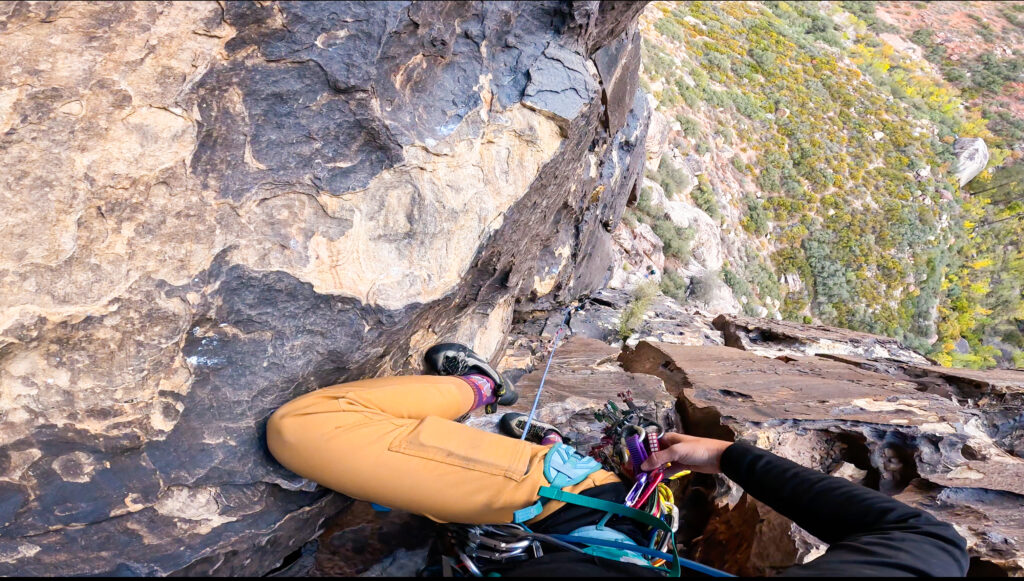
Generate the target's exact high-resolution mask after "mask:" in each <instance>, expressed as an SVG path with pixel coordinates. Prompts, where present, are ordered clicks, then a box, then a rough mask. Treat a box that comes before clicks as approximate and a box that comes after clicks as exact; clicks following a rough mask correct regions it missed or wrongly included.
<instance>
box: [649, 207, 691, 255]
mask: <svg viewBox="0 0 1024 581" xmlns="http://www.w3.org/2000/svg"><path fill="white" fill-rule="evenodd" d="M651 230H654V233H655V234H657V235H658V238H661V243H662V244H663V245H664V247H663V248H662V252H664V253H665V257H666V258H675V259H676V260H678V261H680V262H686V261H687V260H688V259H689V258H690V244H691V243H692V242H693V235H694V233H693V230H692V229H690V228H680V227H679V226H676V224H675V223H674V222H672V220H669V219H668V218H665V217H664V216H661V217H657V218H654V220H653V221H652V223H651Z"/></svg>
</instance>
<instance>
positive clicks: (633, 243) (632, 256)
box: [607, 222, 665, 290]
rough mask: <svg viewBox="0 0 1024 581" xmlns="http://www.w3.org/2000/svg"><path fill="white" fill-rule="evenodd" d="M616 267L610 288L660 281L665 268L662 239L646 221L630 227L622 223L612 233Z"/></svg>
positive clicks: (609, 282) (629, 286) (622, 287)
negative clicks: (647, 281) (646, 281)
mask: <svg viewBox="0 0 1024 581" xmlns="http://www.w3.org/2000/svg"><path fill="white" fill-rule="evenodd" d="M612 238H613V240H615V269H614V271H613V272H612V276H611V279H610V280H609V281H608V284H607V287H608V288H610V289H624V290H629V289H632V288H633V287H635V286H636V285H638V284H640V283H642V282H643V281H645V280H653V281H660V280H661V275H662V272H664V270H665V254H664V253H663V252H662V242H661V239H660V238H658V236H657V235H656V234H655V233H654V231H653V230H651V227H650V226H649V225H647V224H638V225H637V227H636V228H633V229H630V228H629V227H628V226H627V225H626V224H625V223H624V222H620V223H619V225H618V226H617V227H616V228H615V232H614V233H612Z"/></svg>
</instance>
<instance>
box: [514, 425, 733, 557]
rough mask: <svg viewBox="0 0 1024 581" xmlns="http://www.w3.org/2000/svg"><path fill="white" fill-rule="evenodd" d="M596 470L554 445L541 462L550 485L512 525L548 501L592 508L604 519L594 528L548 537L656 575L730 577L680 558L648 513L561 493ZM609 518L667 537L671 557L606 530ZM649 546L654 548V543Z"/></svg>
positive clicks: (664, 528) (668, 529)
mask: <svg viewBox="0 0 1024 581" xmlns="http://www.w3.org/2000/svg"><path fill="white" fill-rule="evenodd" d="M598 470H601V464H600V463H598V462H597V461H596V460H594V459H593V458H590V457H587V456H582V455H581V454H579V453H578V452H576V451H575V450H573V449H572V448H571V447H569V446H567V445H565V444H555V445H554V446H553V447H552V448H551V450H550V451H549V452H548V454H547V456H546V457H545V459H544V476H545V478H546V479H547V480H548V482H549V483H550V484H549V485H548V486H541V487H540V489H539V490H538V491H537V494H538V496H540V498H541V499H540V500H538V501H537V502H536V503H534V504H532V505H530V506H528V507H526V508H524V509H521V510H518V511H516V513H515V515H514V522H515V523H517V524H522V523H525V522H526V521H529V520H531V519H533V518H534V517H536V516H537V515H539V514H540V513H541V511H542V510H543V506H544V503H545V501H547V500H554V501H558V502H564V503H568V504H575V505H578V506H582V507H585V508H591V509H594V510H598V511H601V512H604V513H605V516H604V518H602V519H601V521H600V522H599V523H598V524H597V525H593V526H587V527H582V528H578V529H576V530H574V531H572V532H571V533H569V534H568V535H550V536H551V537H553V538H555V539H557V540H560V541H563V542H567V543H574V544H582V545H585V546H586V548H585V549H583V552H585V553H589V554H591V555H594V556H597V557H603V558H607V559H612V560H616V561H622V562H629V563H635V564H637V565H642V566H645V567H649V568H652V569H656V570H659V571H667V572H668V574H669V575H670V576H672V577H679V576H680V574H681V567H684V566H685V567H686V568H688V569H692V570H694V571H697V572H700V573H703V574H706V575H710V576H713V577H724V576H729V575H728V574H726V573H723V572H722V571H718V570H717V569H713V568H711V567H707V566H705V565H701V564H700V563H696V562H693V561H689V560H687V559H683V558H682V557H680V556H679V551H678V549H677V548H676V544H675V539H674V537H675V532H674V531H673V530H672V526H671V525H670V524H669V523H667V522H665V521H664V520H662V519H660V518H658V517H656V516H654V515H652V514H650V513H648V512H645V511H642V510H638V509H636V508H631V507H628V506H625V505H623V504H618V503H614V502H609V501H607V500H602V499H600V498H592V497H589V496H583V495H581V494H575V493H572V492H566V491H564V490H563V488H565V487H567V486H571V485H574V484H578V483H580V482H582V481H583V480H584V479H585V478H586V477H587V476H589V475H590V474H592V473H594V472H596V471H598ZM612 516H622V517H627V518H631V519H633V520H635V521H638V522H639V523H641V524H643V525H645V526H647V527H650V528H651V529H654V530H655V531H661V532H662V533H663V534H665V535H668V536H669V539H670V540H669V546H670V547H671V549H672V553H671V554H669V553H665V552H663V551H658V550H656V549H654V548H653V546H652V547H641V546H639V545H637V544H636V542H634V541H633V540H632V539H630V538H629V537H628V536H626V535H625V534H623V533H621V532H619V531H617V530H615V529H612V528H607V527H605V526H604V525H605V523H606V522H607V521H608V519H610V518H611V517H612ZM651 544H652V545H653V544H654V541H653V540H652V543H651ZM643 557H647V558H654V559H661V560H663V561H665V562H666V564H668V568H667V569H666V568H663V567H659V566H654V565H652V564H651V563H650V562H649V561H648V559H645V558H643Z"/></svg>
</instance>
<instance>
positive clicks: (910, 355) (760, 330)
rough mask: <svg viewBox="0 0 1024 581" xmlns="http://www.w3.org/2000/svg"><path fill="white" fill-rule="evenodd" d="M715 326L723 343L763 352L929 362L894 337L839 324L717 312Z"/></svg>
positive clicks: (773, 354)
mask: <svg viewBox="0 0 1024 581" xmlns="http://www.w3.org/2000/svg"><path fill="white" fill-rule="evenodd" d="M714 325H715V328H716V329H718V330H719V331H721V332H722V333H723V334H724V335H725V344H726V345H729V346H730V347H736V348H738V349H745V350H747V351H751V352H753V353H759V354H762V355H770V356H775V355H795V354H818V353H832V354H852V355H860V356H862V357H874V358H889V359H902V360H905V361H913V362H915V363H921V364H927V363H928V360H927V359H925V358H924V357H922V356H921V355H919V354H917V353H916V352H914V351H912V350H910V349H908V348H907V347H904V346H903V345H901V344H900V343H899V341H897V340H895V339H891V338H889V337H882V336H881V335H872V334H870V333H861V332H858V331H851V330H849V329H841V328H838V327H827V326H824V325H813V326H811V325H802V324H799V323H793V322H790V321H774V320H768V319H755V318H751V317H743V316H739V315H720V316H719V317H717V318H716V319H715V320H714Z"/></svg>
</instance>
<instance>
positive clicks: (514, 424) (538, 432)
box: [498, 412, 565, 444]
mask: <svg viewBox="0 0 1024 581" xmlns="http://www.w3.org/2000/svg"><path fill="white" fill-rule="evenodd" d="M526 418H527V415H526V414H522V413H519V412H509V413H507V414H505V415H503V416H501V420H499V421H498V430H500V431H501V433H502V434H505V435H506V436H508V437H510V438H515V439H517V440H518V439H520V438H522V437H523V430H524V429H526ZM548 432H555V433H556V434H558V436H559V437H561V438H562V440H565V437H564V436H562V432H561V431H560V430H559V429H558V428H556V427H555V426H552V425H551V424H545V423H544V422H538V421H537V420H536V419H534V420H533V421H532V422H530V431H529V433H527V434H526V438H525V440H526V441H527V442H533V443H534V444H540V443H541V442H542V440H544V436H545V435H547V434H548Z"/></svg>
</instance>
